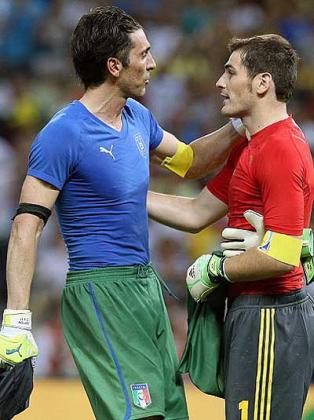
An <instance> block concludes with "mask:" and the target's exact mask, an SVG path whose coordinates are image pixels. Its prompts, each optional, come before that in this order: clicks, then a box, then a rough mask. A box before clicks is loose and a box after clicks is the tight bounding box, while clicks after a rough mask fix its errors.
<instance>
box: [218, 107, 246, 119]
mask: <svg viewBox="0 0 314 420" xmlns="http://www.w3.org/2000/svg"><path fill="white" fill-rule="evenodd" d="M220 112H221V113H222V115H224V116H225V117H227V118H241V117H242V116H241V115H240V113H237V112H236V111H232V110H231V109H228V108H225V107H222V108H221V111H220Z"/></svg>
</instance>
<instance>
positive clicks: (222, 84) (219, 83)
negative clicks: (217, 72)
mask: <svg viewBox="0 0 314 420" xmlns="http://www.w3.org/2000/svg"><path fill="white" fill-rule="evenodd" d="M225 87H226V84H225V82H224V77H223V75H222V76H220V78H219V79H218V80H217V82H216V88H218V89H223V88H225Z"/></svg>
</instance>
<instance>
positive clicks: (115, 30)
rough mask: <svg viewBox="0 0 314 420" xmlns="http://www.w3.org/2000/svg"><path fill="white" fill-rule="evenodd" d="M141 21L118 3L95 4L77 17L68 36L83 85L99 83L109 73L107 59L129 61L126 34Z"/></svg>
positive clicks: (137, 27)
mask: <svg viewBox="0 0 314 420" xmlns="http://www.w3.org/2000/svg"><path fill="white" fill-rule="evenodd" d="M140 28H141V25H140V24H139V23H138V22H137V21H136V20H135V19H133V18H132V17H131V16H129V15H128V14H127V13H125V12H124V11H123V10H121V9H119V8H118V7H114V6H108V7H97V8H95V9H92V10H91V11H90V12H89V13H87V14H85V15H83V16H82V17H81V19H80V20H79V22H78V24H77V26H76V28H75V30H74V32H73V35H72V40H71V51H72V59H73V64H74V67H75V71H76V73H77V75H78V77H79V78H80V80H81V82H82V83H83V85H84V87H85V89H87V88H89V87H96V86H99V85H101V84H102V83H103V82H104V81H105V80H106V78H107V77H108V69H107V60H108V58H110V57H116V58H118V59H119V60H120V61H121V62H122V64H123V65H124V66H127V65H128V59H129V53H130V50H131V48H132V42H131V40H130V37H129V34H130V33H132V32H135V31H136V30H138V29H140Z"/></svg>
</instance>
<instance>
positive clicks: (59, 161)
mask: <svg viewBox="0 0 314 420" xmlns="http://www.w3.org/2000/svg"><path fill="white" fill-rule="evenodd" d="M79 146H80V132H79V130H78V129H77V128H76V126H75V125H74V124H70V123H69V122H67V123H63V122H62V121H54V120H52V121H51V122H50V123H49V124H48V125H47V126H46V127H45V128H44V129H43V130H42V131H41V132H40V133H39V134H38V136H37V137H36V139H35V140H34V142H33V144H32V146H31V151H30V156H29V164H28V171H27V174H28V175H30V176H33V177H35V178H38V179H40V180H42V181H45V182H47V183H49V184H51V185H53V186H54V187H56V188H57V189H59V190H61V189H62V187H63V185H64V183H65V182H66V180H67V179H68V178H69V176H70V175H71V173H72V171H73V170H74V168H75V166H76V164H77V162H78V160H79Z"/></svg>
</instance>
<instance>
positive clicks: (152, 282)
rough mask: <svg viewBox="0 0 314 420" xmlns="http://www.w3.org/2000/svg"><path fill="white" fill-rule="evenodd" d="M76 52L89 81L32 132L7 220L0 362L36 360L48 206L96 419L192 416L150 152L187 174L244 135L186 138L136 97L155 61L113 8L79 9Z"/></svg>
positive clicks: (198, 172)
mask: <svg viewBox="0 0 314 420" xmlns="http://www.w3.org/2000/svg"><path fill="white" fill-rule="evenodd" d="M71 48H72V57H73V63H74V67H75V70H76V73H77V75H78V77H79V79H80V81H81V82H82V84H83V86H84V90H85V92H84V94H83V96H82V98H81V99H80V100H76V101H73V102H72V103H70V104H69V105H68V106H66V107H65V108H63V109H62V110H60V111H59V112H57V113H56V114H55V115H54V116H53V118H52V119H51V120H50V122H49V123H48V124H47V125H46V126H45V127H44V128H43V129H42V130H41V132H40V133H39V134H38V136H37V137H36V139H35V141H34V143H33V145H32V148H31V152H30V159H29V167H28V173H27V176H26V179H25V182H24V184H23V187H22V192H21V197H20V204H19V207H18V209H17V212H16V216H15V220H14V223H13V227H12V232H11V238H10V244H9V250H8V262H7V281H8V302H7V309H6V310H5V311H4V315H3V323H2V329H1V335H0V361H1V363H2V364H9V365H10V364H11V365H14V364H15V363H18V362H20V361H22V360H24V359H25V358H28V357H35V356H36V355H37V354H38V349H37V346H36V343H35V341H34V338H33V336H32V333H31V312H30V309H29V297H30V288H31V282H32V277H33V273H34V267H35V259H36V249H37V245H38V241H39V238H40V235H41V232H42V230H43V227H44V225H45V223H46V221H47V220H48V217H49V215H50V213H51V209H52V207H53V206H54V205H56V209H57V214H58V219H59V222H60V226H61V230H62V234H63V237H64V240H65V242H66V245H67V250H68V254H69V272H68V275H67V279H66V285H65V288H64V292H63V296H62V322H63V327H64V333H65V337H66V340H67V342H68V344H69V347H70V349H71V352H72V354H73V357H74V360H75V363H76V365H77V368H78V370H79V373H80V377H81V380H82V382H83V385H84V387H85V390H86V392H87V394H88V397H89V400H90V403H91V406H92V409H93V412H94V414H95V416H96V418H97V419H101V420H104V419H106V420H111V419H112V420H115V419H116V420H120V419H140V418H149V419H162V418H167V419H172V420H175V419H187V418H188V414H187V409H186V402H185V396H184V390H183V385H182V380H181V378H180V377H178V376H177V374H176V371H177V366H178V359H177V354H176V350H175V345H174V340H173V335H172V332H171V328H170V324H169V319H168V316H167V312H166V308H165V304H164V301H163V297H162V293H161V286H160V281H159V280H158V276H157V275H156V273H155V271H154V269H153V268H152V266H151V265H150V263H149V262H150V257H149V251H148V220H147V211H146V195H147V188H148V182H149V159H150V155H152V156H154V157H155V158H157V159H155V160H158V161H159V162H161V164H162V165H163V166H165V167H167V168H169V169H170V170H172V171H174V172H176V173H177V174H179V175H180V176H182V177H184V176H185V177H187V178H196V177H202V176H203V175H204V174H205V173H208V171H210V170H212V169H214V168H216V167H217V166H218V165H219V164H220V163H221V162H222V161H223V160H224V159H225V158H226V156H227V155H228V153H229V151H230V149H231V148H232V145H233V143H234V142H235V141H236V140H237V138H238V137H239V135H238V133H237V131H236V130H235V129H234V128H233V125H232V124H231V123H229V124H227V125H226V126H224V127H222V128H221V129H220V130H218V131H216V132H214V133H212V134H210V135H207V136H204V137H202V138H201V139H198V140H196V141H195V142H192V143H191V145H185V144H184V143H182V142H180V141H179V140H178V139H177V138H176V137H175V136H173V135H172V134H170V133H168V132H166V131H165V130H163V129H162V128H161V127H160V126H159V124H158V123H157V121H156V120H155V118H154V117H153V115H152V114H151V113H150V111H149V110H148V109H146V108H145V107H144V106H143V105H141V104H140V103H139V102H137V101H136V100H135V99H132V98H136V97H141V96H143V95H144V93H145V89H146V86H147V84H148V83H149V79H150V73H151V71H152V70H154V68H155V67H156V64H155V61H154V58H153V56H152V54H151V51H150V44H149V42H148V40H147V38H146V36H145V33H144V31H143V29H142V27H141V25H140V24H139V23H138V22H136V21H135V20H134V19H133V18H132V17H131V16H129V15H127V14H126V13H125V12H124V11H122V10H120V9H118V8H116V7H99V8H96V9H94V10H92V11H90V12H89V13H88V14H86V15H84V16H83V17H82V18H81V19H80V21H79V23H78V25H77V27H76V28H75V30H74V33H73V37H72V42H71Z"/></svg>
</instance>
